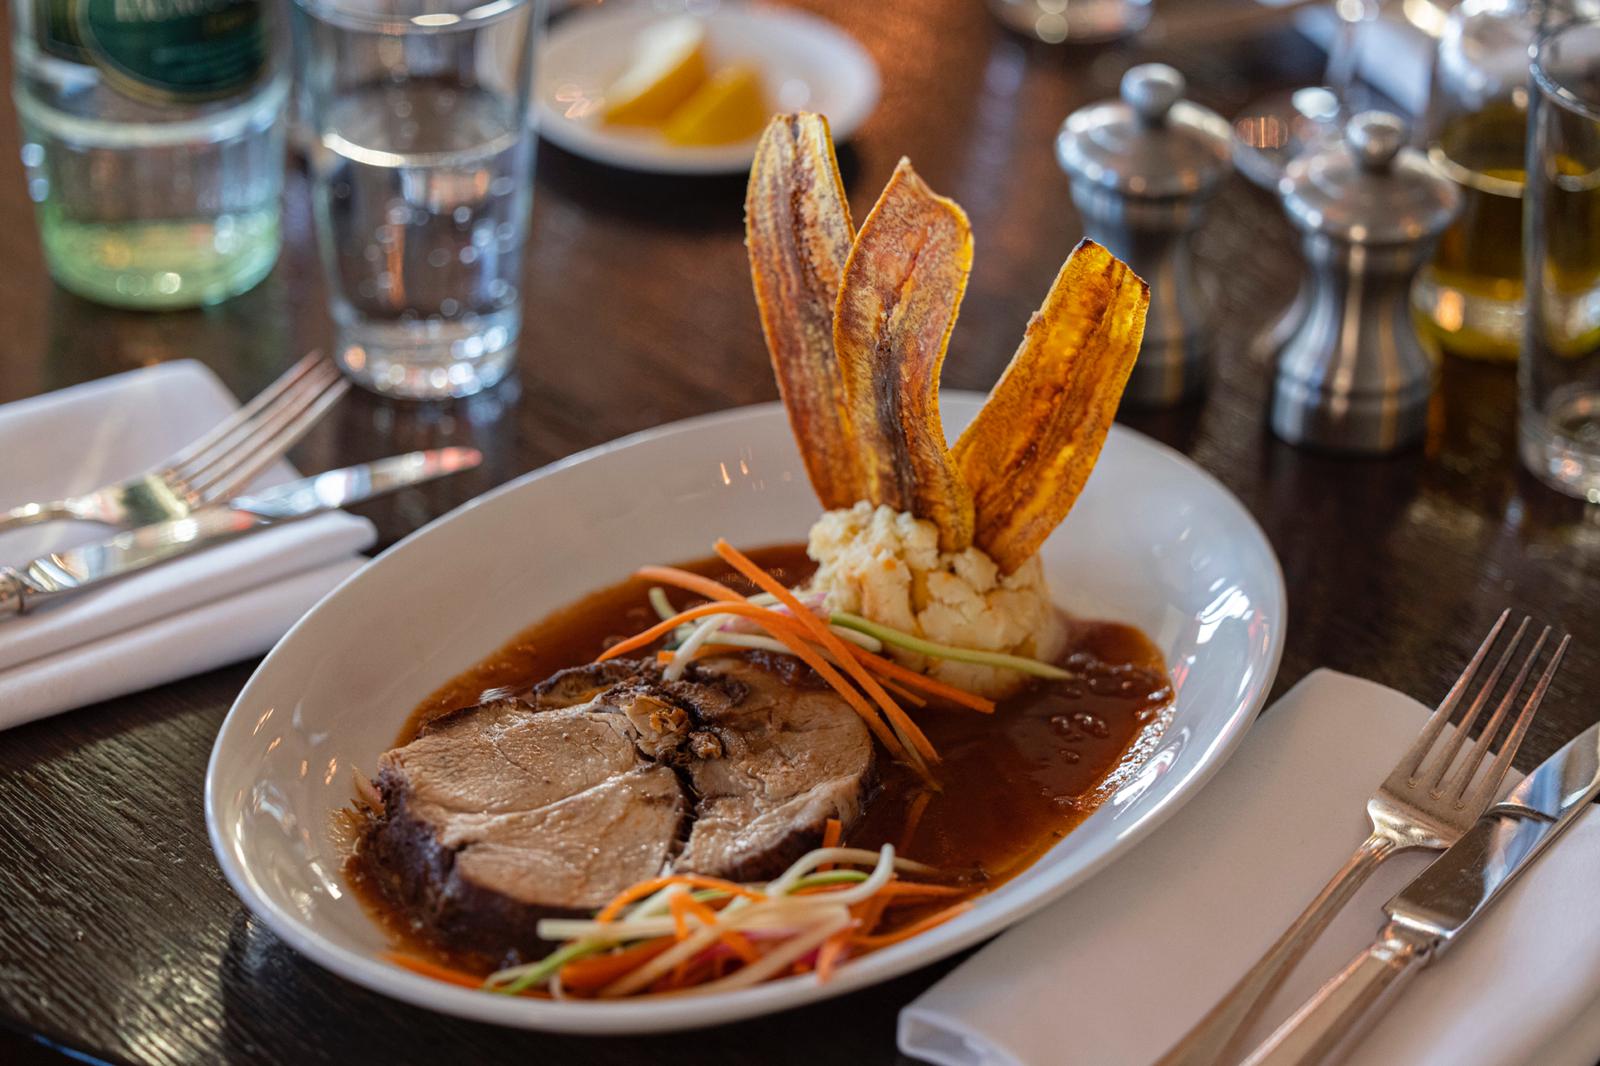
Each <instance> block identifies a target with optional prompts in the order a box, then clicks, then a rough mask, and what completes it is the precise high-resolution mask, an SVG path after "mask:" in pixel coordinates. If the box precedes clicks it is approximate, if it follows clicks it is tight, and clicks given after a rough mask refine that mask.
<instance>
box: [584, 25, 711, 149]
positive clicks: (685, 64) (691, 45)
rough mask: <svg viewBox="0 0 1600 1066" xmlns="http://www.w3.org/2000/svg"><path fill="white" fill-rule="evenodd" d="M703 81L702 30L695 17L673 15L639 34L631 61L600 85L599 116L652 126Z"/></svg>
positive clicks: (703, 30) (704, 55)
mask: <svg viewBox="0 0 1600 1066" xmlns="http://www.w3.org/2000/svg"><path fill="white" fill-rule="evenodd" d="M705 81H706V31H705V27H704V26H702V25H701V24H700V20H698V19H694V18H677V19H672V20H671V21H668V22H663V23H660V24H659V25H656V26H652V27H651V28H650V29H648V30H646V31H645V32H644V33H642V34H640V35H639V40H638V43H637V44H636V45H635V47H634V54H633V61H632V62H631V63H630V64H629V65H628V69H627V70H626V71H624V72H623V74H622V77H620V78H618V79H617V80H616V82H615V83H613V84H612V86H611V88H610V89H608V90H606V107H605V113H604V114H605V120H606V121H607V122H610V123H614V124H616V125H621V126H658V125H660V124H661V123H663V122H665V121H666V120H667V117H668V116H669V115H671V114H672V113H673V112H674V111H676V110H677V109H678V108H679V107H680V106H681V105H682V104H683V103H684V101H686V100H688V99H689V98H690V97H692V96H693V95H694V93H695V91H696V90H697V89H699V88H700V87H701V86H702V85H704V84H705Z"/></svg>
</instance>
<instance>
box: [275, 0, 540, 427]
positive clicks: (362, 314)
mask: <svg viewBox="0 0 1600 1066" xmlns="http://www.w3.org/2000/svg"><path fill="white" fill-rule="evenodd" d="M541 9H542V4H541V3H540V2H539V0H295V12H296V17H297V18H298V19H299V20H300V25H299V27H298V29H299V33H298V37H299V40H300V42H301V43H302V45H303V47H301V49H300V54H299V64H300V67H299V70H300V76H301V82H302V93H303V96H302V102H303V104H304V105H305V107H306V111H307V114H306V116H305V119H306V121H307V123H308V125H309V126H310V130H311V135H312V136H311V140H312V150H311V160H310V162H311V175H312V181H313V204H314V207H315V211H316V218H317V237H318V242H319V244H320V246H321V250H322V260H323V265H324V269H325V270H326V272H327V277H328V288H329V292H330V301H331V306H332V312H333V318H334V322H335V325H336V327H337V330H338V340H337V346H336V348H335V357H336V358H337V359H338V361H339V364H340V366H342V367H343V368H344V370H345V372H346V373H347V374H349V376H350V377H351V378H353V379H354V380H355V381H356V382H357V383H359V384H361V385H364V386H366V387H368V388H370V389H372V390H373V391H375V392H380V393H385V394H388V395H393V396H400V397H405V398H408V399H440V398H445V397H450V396H467V395H470V394H471V393H474V392H477V391H479V390H480V389H484V388H487V387H488V386H490V385H493V384H494V383H495V382H497V381H499V380H500V379H501V378H502V377H504V376H505V374H506V372H507V371H508V370H509V369H510V368H511V366H512V363H513V360H514V357H515V354H516V346H517V334H518V332H519V330H520V328H521V322H522V310H521V286H522V247H523V244H524V242H525V240H526V238H527V228H528V212H529V208H530V206H531V200H532V192H533V187H532V186H533V138H532V136H531V135H530V133H529V128H528V94H529V85H530V81H531V74H532V64H533V49H534V38H535V35H536V33H537V31H538V29H539V26H540V22H541V18H540V16H541V14H542V10H541Z"/></svg>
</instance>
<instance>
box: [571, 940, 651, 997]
mask: <svg viewBox="0 0 1600 1066" xmlns="http://www.w3.org/2000/svg"><path fill="white" fill-rule="evenodd" d="M674 943H675V941H674V940H673V939H672V938H671V937H658V938H657V939H655V940H646V941H645V942H644V943H642V944H635V945H633V946H632V947H627V948H623V949H622V950H621V951H613V952H610V953H609V954H605V955H590V956H589V957H588V958H583V959H574V960H572V961H571V962H569V963H567V964H566V965H565V966H563V967H561V987H562V988H564V989H566V990H567V991H568V992H574V993H576V994H578V995H580V996H581V995H592V994H594V993H595V992H598V991H600V990H601V989H602V988H604V987H605V986H606V985H609V984H610V983H611V982H613V981H615V980H616V979H617V978H619V977H621V976H623V975H624V974H629V973H632V972H633V971H634V970H635V969H637V968H639V967H640V966H643V965H644V964H645V963H647V962H649V961H650V960H651V959H653V958H655V957H656V956H657V955H659V954H661V953H662V952H663V951H666V950H667V949H668V948H670V947H672V945H673V944H674Z"/></svg>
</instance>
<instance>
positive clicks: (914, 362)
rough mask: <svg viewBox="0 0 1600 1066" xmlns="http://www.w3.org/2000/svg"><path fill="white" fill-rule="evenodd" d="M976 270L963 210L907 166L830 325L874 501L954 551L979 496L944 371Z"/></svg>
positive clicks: (858, 253) (881, 201)
mask: <svg viewBox="0 0 1600 1066" xmlns="http://www.w3.org/2000/svg"><path fill="white" fill-rule="evenodd" d="M971 269H972V229H971V227H970V226H969V225H968V224H967V216H966V214H965V213H964V212H963V211H962V210H961V208H960V207H959V206H958V205H957V204H956V203H955V201H953V200H947V199H945V198H944V197H942V196H939V195H937V194H935V193H934V192H933V191H932V190H931V189H929V188H928V186H927V185H925V184H924V183H923V181H922V179H921V178H919V177H917V173H916V171H914V170H912V169H911V164H910V162H909V161H907V160H904V159H902V160H900V165H899V166H898V167H896V168H895V172H894V176H893V177H891V178H890V179H889V184H887V185H885V186H884V189H883V194H882V195H881V196H879V197H878V202H877V203H876V204H875V205H873V208H872V212H871V214H869V215H867V220H866V221H865V222H863V223H862V224H861V232H860V233H858V234H857V235H856V243H855V247H853V248H852V249H851V250H850V260H849V262H848V263H846V264H845V269H844V283H843V285H842V286H841V287H840V289H839V306H838V308H837V310H836V311H835V312H834V317H833V346H834V349H835V350H836V351H837V352H838V355H839V368H840V371H841V373H842V375H843V381H844V398H845V408H846V412H847V418H848V420H849V423H850V426H851V428H852V429H853V430H854V431H855V435H856V441H857V443H858V446H859V448H860V457H861V463H862V471H863V474H864V476H865V487H866V498H867V499H868V500H870V501H871V502H872V503H874V504H878V505H884V504H887V505H888V506H890V507H892V508H894V509H895V510H897V511H910V512H911V513H912V514H915V515H916V516H917V517H919V518H924V519H927V520H928V521H931V522H933V523H934V524H935V525H937V526H938V527H939V546H940V547H941V548H943V549H944V550H946V551H954V550H959V549H961V548H965V547H966V546H967V545H969V544H970V543H972V493H971V492H970V491H969V490H968V489H967V485H966V482H965V481H963V480H962V478H961V474H960V472H959V471H958V470H957V469H956V466H955V462H954V461H953V460H952V458H951V455H950V448H949V446H948V445H947V444H946V443H945V436H944V426H943V424H942V423H941V422H940V420H939V369H940V367H941V366H942V365H943V363H944V351H945V345H946V344H947V343H948V342H949V340H950V331H951V329H952V328H954V326H955V322H956V312H957V310H958V309H959V308H960V306H961V295H962V293H963V292H965V291H966V287H967V273H968V272H969V271H970V270H971Z"/></svg>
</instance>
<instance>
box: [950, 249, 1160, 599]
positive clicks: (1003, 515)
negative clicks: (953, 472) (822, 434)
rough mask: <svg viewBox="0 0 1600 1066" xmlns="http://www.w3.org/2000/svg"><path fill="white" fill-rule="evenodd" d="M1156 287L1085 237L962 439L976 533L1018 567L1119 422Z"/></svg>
mask: <svg viewBox="0 0 1600 1066" xmlns="http://www.w3.org/2000/svg"><path fill="white" fill-rule="evenodd" d="M1149 304H1150V289H1149V287H1148V286H1147V285H1145V283H1144V282H1143V281H1142V280H1140V278H1139V276H1138V275H1136V274H1135V273H1134V272H1133V271H1132V270H1130V269H1129V268H1128V265H1127V264H1126V263H1124V262H1122V261H1121V260H1119V259H1117V258H1116V257H1115V256H1113V255H1112V254H1111V253H1110V252H1108V251H1106V250H1105V249H1104V248H1103V247H1101V246H1100V245H1098V244H1095V243H1094V242H1093V241H1087V240H1086V241H1082V242H1080V243H1079V245H1078V246H1077V247H1076V248H1074V249H1073V251H1072V255H1071V256H1070V257H1068V259H1067V261H1066V263H1065V264H1064V265H1063V266H1062V267H1061V272H1060V273H1059V274H1057V275H1056V280H1055V283H1054V284H1053V285H1051V286H1050V292H1049V293H1048V294H1047V295H1046V296H1045V298H1044V304H1043V305H1042V306H1041V307H1040V308H1039V311H1038V313H1037V314H1035V315H1034V316H1033V318H1032V319H1030V320H1029V322H1028V329H1027V332H1026V333H1024V334H1023V337H1022V344H1021V346H1020V347H1019V348H1018V349H1017V352H1016V354H1015V355H1014V356H1012V357H1011V364H1010V365H1009V366H1008V367H1006V371H1005V373H1004V374H1003V375H1001V377H1000V381H999V382H998V383H997V384H996V385H995V387H994V391H993V392H991V393H990V394H989V399H988V401H987V402H985V403H984V405H983V410H981V411H979V412H978V417H977V418H976V419H974V420H973V422H972V425H971V426H969V427H967V431H966V432H965V433H963V434H962V435H961V439H960V440H958V441H956V447H955V458H956V463H957V464H958V465H959V467H960V470H961V473H962V476H963V477H965V478H966V481H967V484H968V485H969V486H970V487H971V489H972V494H973V500H974V504H975V507H976V509H977V521H976V531H975V533H974V537H975V539H976V540H977V543H978V546H979V547H980V548H982V549H983V550H984V551H986V552H988V553H989V555H990V556H991V557H993V558H994V560H995V561H996V562H998V563H999V564H1000V568H1001V570H1003V571H1004V572H1006V573H1010V572H1011V571H1013V570H1015V569H1016V568H1017V567H1019V566H1021V565H1022V564H1023V563H1024V562H1026V561H1027V560H1028V559H1029V558H1031V557H1032V556H1033V554H1034V553H1035V552H1037V551H1038V550H1039V546H1040V545H1041V544H1043V543H1044V539H1045V538H1046V537H1048V536H1049V535H1050V533H1051V531H1052V530H1054V529H1055V528H1056V526H1058V525H1059V524H1060V523H1061V520H1062V519H1063V518H1065V517H1066V516H1067V512H1068V511H1070V510H1071V509H1072V505H1073V503H1074V501H1076V500H1077V498H1078V494H1079V493H1080V492H1082V491H1083V484H1084V482H1085V481H1087V480H1088V477H1089V472H1090V471H1091V470H1093V469H1094V464H1095V460H1096V459H1097V458H1098V457H1099V455H1100V448H1101V445H1103V444H1104V443H1105V439H1106V433H1108V432H1109V431H1110V429H1111V420H1112V417H1113V416H1114V415H1115V414H1116V413H1117V402H1118V401H1119V400H1120V399H1121V398H1122V390H1123V388H1124V387H1125V386H1126V385H1127V383H1128V374H1129V373H1130V372H1131V371H1132V370H1133V361H1134V359H1135V358H1136V357H1137V356H1138V354H1139V341H1140V339H1141V338H1142V337H1143V336H1144V316H1145V309H1146V308H1147V307H1148V306H1149Z"/></svg>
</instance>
